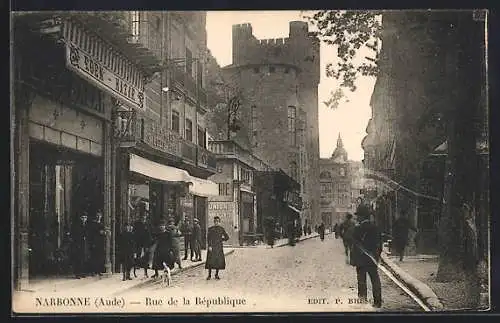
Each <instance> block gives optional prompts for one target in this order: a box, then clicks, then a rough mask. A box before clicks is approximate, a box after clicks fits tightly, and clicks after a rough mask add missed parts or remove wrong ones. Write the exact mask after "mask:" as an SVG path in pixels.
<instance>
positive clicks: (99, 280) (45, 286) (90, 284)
mask: <svg viewBox="0 0 500 323" xmlns="http://www.w3.org/2000/svg"><path fill="white" fill-rule="evenodd" d="M233 252H234V249H232V248H225V249H224V254H225V255H226V256H227V255H229V254H232V253H233ZM181 256H183V254H181ZM201 256H202V259H203V261H198V262H192V261H190V260H189V259H188V260H182V261H181V263H182V267H183V268H182V269H179V268H178V267H177V266H176V267H175V268H174V269H173V270H172V275H176V274H178V273H180V272H183V271H185V270H188V269H191V268H194V267H198V266H201V265H204V264H205V261H206V257H207V251H206V250H202V252H201ZM136 274H137V278H135V277H134V275H133V273H132V280H126V281H123V280H122V278H123V274H122V273H115V274H103V275H102V276H100V277H99V276H94V277H86V278H82V279H75V278H74V277H72V276H66V277H55V278H54V277H50V278H42V279H37V280H34V281H31V282H30V287H29V290H24V291H21V293H33V294H47V293H49V294H50V293H64V294H73V293H79V294H80V293H81V294H86V293H87V292H88V293H89V294H95V292H96V291H99V293H100V294H101V295H102V296H105V295H118V294H121V293H123V292H125V291H127V290H129V289H132V288H140V287H141V286H144V285H148V284H151V283H153V282H154V280H153V279H151V278H145V277H144V270H143V269H136ZM153 274H154V270H151V269H149V270H148V276H149V277H151V276H152V275H153Z"/></svg>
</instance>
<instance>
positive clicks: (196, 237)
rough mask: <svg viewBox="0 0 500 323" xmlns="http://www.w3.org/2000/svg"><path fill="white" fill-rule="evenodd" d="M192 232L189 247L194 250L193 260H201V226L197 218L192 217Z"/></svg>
mask: <svg viewBox="0 0 500 323" xmlns="http://www.w3.org/2000/svg"><path fill="white" fill-rule="evenodd" d="M193 222H194V223H193V233H192V235H191V248H192V250H193V252H194V260H193V261H201V250H200V249H201V227H200V221H199V220H198V219H197V218H194V219H193Z"/></svg>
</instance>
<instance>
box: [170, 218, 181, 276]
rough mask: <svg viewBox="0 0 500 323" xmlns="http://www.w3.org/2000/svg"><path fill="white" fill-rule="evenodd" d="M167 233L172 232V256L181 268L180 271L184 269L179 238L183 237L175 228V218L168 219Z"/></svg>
mask: <svg viewBox="0 0 500 323" xmlns="http://www.w3.org/2000/svg"><path fill="white" fill-rule="evenodd" d="M167 231H168V232H170V237H171V239H172V241H171V245H172V254H173V257H174V259H175V261H174V262H175V263H176V264H177V265H178V266H179V269H182V263H181V245H180V242H179V238H180V237H181V232H180V231H179V229H177V227H176V226H175V219H174V218H173V217H171V218H169V219H168V224H167ZM171 269H172V268H171Z"/></svg>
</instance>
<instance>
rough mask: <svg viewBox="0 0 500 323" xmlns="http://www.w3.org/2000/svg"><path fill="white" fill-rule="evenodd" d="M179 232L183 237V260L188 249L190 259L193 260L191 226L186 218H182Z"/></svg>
mask: <svg viewBox="0 0 500 323" xmlns="http://www.w3.org/2000/svg"><path fill="white" fill-rule="evenodd" d="M181 234H182V236H183V237H184V258H183V260H187V256H188V249H189V250H190V259H191V261H193V256H194V252H193V251H194V250H193V245H192V244H191V241H192V240H193V238H192V236H193V226H192V225H191V221H189V219H188V218H184V221H182V224H181Z"/></svg>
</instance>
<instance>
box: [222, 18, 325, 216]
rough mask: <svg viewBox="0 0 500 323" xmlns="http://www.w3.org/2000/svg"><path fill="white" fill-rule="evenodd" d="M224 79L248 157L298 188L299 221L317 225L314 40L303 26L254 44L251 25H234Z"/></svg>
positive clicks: (298, 24)
mask: <svg viewBox="0 0 500 323" xmlns="http://www.w3.org/2000/svg"><path fill="white" fill-rule="evenodd" d="M232 36H233V44H232V49H233V53H232V57H233V62H232V64H231V65H229V66H226V67H224V73H225V78H226V80H227V81H228V82H229V83H231V84H232V85H233V86H234V87H235V88H237V89H238V90H239V91H241V97H242V102H243V106H242V108H241V109H240V119H241V120H242V122H243V123H244V124H248V125H249V132H250V133H249V138H250V139H251V142H252V149H253V152H254V153H255V154H256V155H258V156H260V157H261V158H263V159H265V160H267V161H268V162H269V163H270V164H271V165H273V167H276V168H282V169H283V170H284V171H285V172H287V173H288V174H289V175H290V176H292V177H293V178H294V179H295V180H296V181H297V182H299V183H300V184H301V190H302V198H303V201H304V212H303V215H302V218H303V219H309V220H310V223H311V224H313V225H315V224H317V223H319V221H320V219H319V196H320V185H319V127H318V84H319V79H320V56H319V55H320V54H319V53H320V52H319V40H318V39H317V38H316V37H315V36H312V35H311V34H310V33H309V31H308V25H307V23H306V22H303V21H292V22H290V23H289V37H288V38H278V39H260V40H259V39H257V38H255V36H254V35H253V32H252V26H251V25H250V24H239V25H233V29H232Z"/></svg>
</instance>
